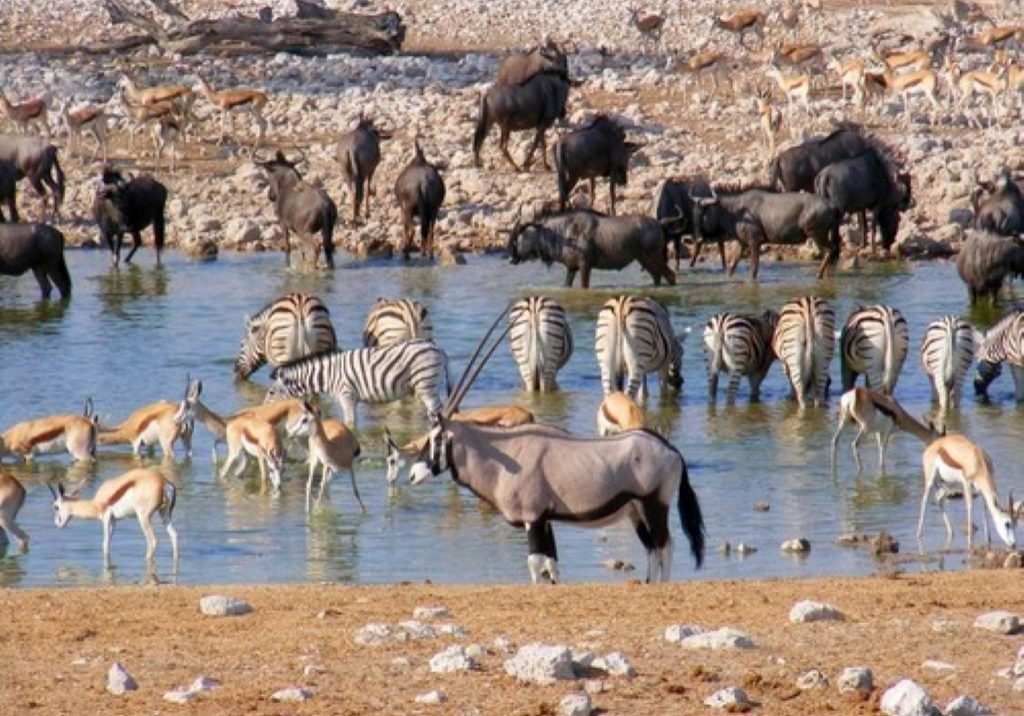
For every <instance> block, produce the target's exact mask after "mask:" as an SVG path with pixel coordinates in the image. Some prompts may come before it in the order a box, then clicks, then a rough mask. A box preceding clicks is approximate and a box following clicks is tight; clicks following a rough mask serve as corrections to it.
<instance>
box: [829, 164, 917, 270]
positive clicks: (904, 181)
mask: <svg viewBox="0 0 1024 716" xmlns="http://www.w3.org/2000/svg"><path fill="white" fill-rule="evenodd" d="M814 192H815V193H816V194H817V195H818V196H820V197H822V198H824V199H826V200H828V202H829V203H830V204H832V206H834V207H835V208H837V209H839V210H840V211H842V212H843V214H852V213H855V212H856V213H857V214H858V216H859V219H860V232H861V241H862V242H865V243H866V242H867V241H868V228H867V219H866V218H865V213H866V212H867V211H870V212H871V213H872V217H873V219H874V226H873V227H872V230H871V248H872V249H874V247H875V228H876V227H877V229H878V231H879V232H880V233H881V234H882V248H883V249H885V250H888V249H889V248H890V247H891V246H892V245H893V243H894V242H895V241H896V234H897V232H898V231H899V227H900V214H901V213H903V212H904V211H906V210H907V209H908V208H910V204H911V201H912V196H911V188H910V174H909V173H906V172H895V173H893V172H891V171H890V168H889V163H888V161H887V160H886V158H885V155H884V154H883V153H882V151H881V150H880V149H878V148H875V147H869V148H868V150H867V151H865V152H863V153H862V154H858V155H857V156H855V157H850V158H849V159H841V160H839V161H838V162H833V163H832V164H829V165H828V166H827V167H825V168H824V169H822V170H821V171H820V172H819V173H818V176H817V177H816V178H815V180H814Z"/></svg>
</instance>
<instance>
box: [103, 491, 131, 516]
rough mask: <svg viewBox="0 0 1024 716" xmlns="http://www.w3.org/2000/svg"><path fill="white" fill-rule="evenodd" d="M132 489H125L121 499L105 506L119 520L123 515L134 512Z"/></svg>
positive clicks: (129, 514)
mask: <svg viewBox="0 0 1024 716" xmlns="http://www.w3.org/2000/svg"><path fill="white" fill-rule="evenodd" d="M133 492H134V491H133V490H127V491H126V492H125V493H124V494H123V495H121V499H120V500H118V501H117V502H115V503H114V504H112V505H111V506H110V507H108V508H107V511H108V512H111V513H113V515H114V517H115V518H116V519H119V520H123V519H124V518H125V517H130V516H132V515H134V514H135V500H134V499H133Z"/></svg>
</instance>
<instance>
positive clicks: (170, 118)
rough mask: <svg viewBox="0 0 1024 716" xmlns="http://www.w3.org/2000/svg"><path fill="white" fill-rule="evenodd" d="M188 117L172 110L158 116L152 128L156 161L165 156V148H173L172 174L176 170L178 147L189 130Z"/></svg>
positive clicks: (151, 133)
mask: <svg viewBox="0 0 1024 716" xmlns="http://www.w3.org/2000/svg"><path fill="white" fill-rule="evenodd" d="M186 121H187V120H186V119H185V117H184V116H183V115H180V114H179V113H178V112H177V111H172V112H170V113H169V114H165V115H163V116H162V117H160V118H158V119H157V120H156V122H155V123H154V124H153V126H152V127H151V128H150V130H149V131H150V135H151V136H152V138H153V153H154V154H155V155H156V162H157V164H159V162H160V159H161V158H162V157H163V156H164V148H165V147H168V148H170V150H171V174H173V173H174V172H175V171H176V166H177V159H178V148H179V147H180V146H181V142H182V140H183V138H184V136H185V133H186V132H187V124H186Z"/></svg>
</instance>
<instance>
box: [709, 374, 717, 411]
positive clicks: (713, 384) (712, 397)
mask: <svg viewBox="0 0 1024 716" xmlns="http://www.w3.org/2000/svg"><path fill="white" fill-rule="evenodd" d="M717 398H718V372H717V371H711V370H710V368H709V370H708V402H709V403H715V401H716V400H717Z"/></svg>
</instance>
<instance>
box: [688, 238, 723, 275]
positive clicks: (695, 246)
mask: <svg viewBox="0 0 1024 716" xmlns="http://www.w3.org/2000/svg"><path fill="white" fill-rule="evenodd" d="M702 245H703V242H701V240H700V239H696V238H695V239H694V240H693V256H691V257H690V268H693V267H694V266H695V265H696V264H697V259H699V258H700V247H701V246H702ZM722 267H723V268H725V264H724V263H723V264H722Z"/></svg>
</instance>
